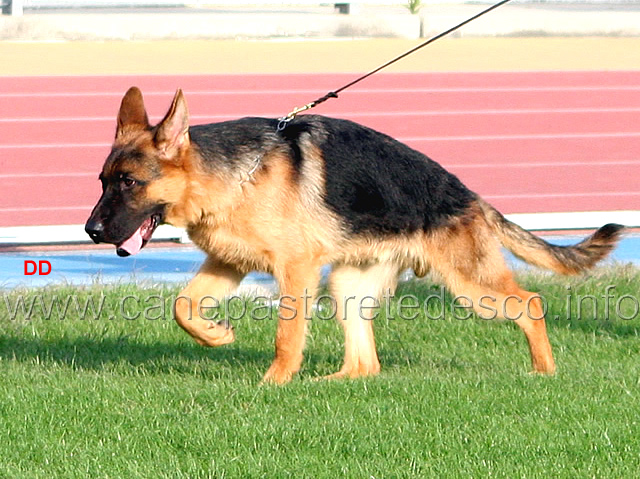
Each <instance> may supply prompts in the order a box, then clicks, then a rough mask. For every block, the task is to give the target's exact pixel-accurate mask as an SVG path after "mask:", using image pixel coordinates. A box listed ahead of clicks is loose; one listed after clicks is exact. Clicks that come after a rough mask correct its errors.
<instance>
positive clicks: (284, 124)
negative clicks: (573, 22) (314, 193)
mask: <svg viewBox="0 0 640 479" xmlns="http://www.w3.org/2000/svg"><path fill="white" fill-rule="evenodd" d="M510 1H511V0H501V1H500V2H498V3H496V4H494V5H492V6H490V7H489V8H487V9H485V10H483V11H481V12H480V13H477V14H476V15H474V16H472V17H470V18H467V19H466V20H465V21H464V22H462V23H458V24H457V25H456V26H455V27H451V28H450V29H448V30H445V31H444V32H442V33H439V34H437V35H436V36H434V37H431V38H429V39H428V40H426V41H424V42H422V43H421V44H419V45H417V46H415V47H413V48H412V49H411V50H408V51H406V52H404V53H403V54H402V55H399V56H397V57H395V58H394V59H392V60H389V61H388V62H386V63H384V64H382V65H380V66H379V67H377V68H375V69H373V70H371V71H370V72H369V73H366V74H364V75H362V76H361V77H359V78H356V79H355V80H353V81H351V82H349V83H347V84H346V85H343V86H341V87H340V88H338V89H337V90H333V91H330V92H329V93H327V94H326V95H324V96H322V97H320V98H318V99H317V100H314V101H312V102H311V103H307V104H306V105H304V106H301V107H297V108H294V109H293V110H292V111H291V112H290V113H288V114H287V115H286V116H283V117H282V118H279V120H280V123H278V131H282V130H284V129H285V128H286V127H287V124H288V123H289V122H290V121H291V120H293V119H294V118H295V117H296V115H297V114H298V113H300V112H302V111H305V110H310V109H311V108H313V107H314V106H318V105H319V104H320V103H323V102H325V101H327V100H328V99H329V98H338V93H340V92H342V91H344V90H346V89H347V88H349V87H352V86H353V85H355V84H356V83H359V82H361V81H362V80H364V79H365V78H369V77H370V76H371V75H373V74H375V73H378V72H379V71H380V70H382V69H384V68H387V67H388V66H389V65H393V64H394V63H395V62H397V61H399V60H402V59H403V58H404V57H406V56H409V55H411V54H412V53H414V52H417V51H418V50H420V49H421V48H424V47H426V46H427V45H429V44H430V43H433V42H435V41H436V40H439V39H441V38H442V37H445V36H447V35H449V34H450V33H452V32H455V31H456V30H457V29H459V28H461V27H463V26H465V25H466V24H467V23H471V22H473V21H474V20H476V19H478V18H480V17H481V16H483V15H485V14H487V13H489V12H490V11H492V10H495V9H496V8H498V7H501V6H502V5H504V4H505V3H508V2H510Z"/></svg>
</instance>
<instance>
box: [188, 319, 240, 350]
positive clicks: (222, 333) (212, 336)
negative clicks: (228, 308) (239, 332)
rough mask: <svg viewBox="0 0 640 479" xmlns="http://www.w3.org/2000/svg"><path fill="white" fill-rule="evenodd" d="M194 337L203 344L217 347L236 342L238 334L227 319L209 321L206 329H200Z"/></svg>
mask: <svg viewBox="0 0 640 479" xmlns="http://www.w3.org/2000/svg"><path fill="white" fill-rule="evenodd" d="M194 339H195V340H196V342H198V343H199V344H201V345H202V346H209V347H216V346H223V345H225V344H229V343H232V342H234V341H235V340H236V334H235V332H234V330H233V326H232V325H231V323H229V321H227V320H222V321H218V322H217V323H214V322H213V321H208V324H206V326H205V329H203V330H200V331H198V333H197V336H194Z"/></svg>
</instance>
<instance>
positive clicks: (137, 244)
mask: <svg viewBox="0 0 640 479" xmlns="http://www.w3.org/2000/svg"><path fill="white" fill-rule="evenodd" d="M145 226H146V222H145V223H143V224H142V226H140V228H138V229H137V230H136V232H135V233H133V235H132V236H131V238H129V239H128V240H127V241H125V242H124V243H122V244H121V245H120V246H119V248H120V249H123V250H125V251H126V252H127V253H129V254H136V253H137V252H138V251H140V249H141V248H142V228H144V227H145Z"/></svg>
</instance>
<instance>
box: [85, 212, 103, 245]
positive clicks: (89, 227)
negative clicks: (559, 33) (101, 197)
mask: <svg viewBox="0 0 640 479" xmlns="http://www.w3.org/2000/svg"><path fill="white" fill-rule="evenodd" d="M84 230H85V231H86V232H87V234H88V235H89V237H90V238H91V239H92V240H93V242H94V243H96V244H97V243H100V242H101V241H102V240H103V239H104V225H103V224H102V222H101V221H98V220H94V219H91V218H90V219H89V221H87V224H86V225H85V226H84Z"/></svg>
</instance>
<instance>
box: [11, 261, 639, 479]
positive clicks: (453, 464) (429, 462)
mask: <svg viewBox="0 0 640 479" xmlns="http://www.w3.org/2000/svg"><path fill="white" fill-rule="evenodd" d="M522 283H523V284H524V285H525V286H526V287H527V288H528V289H530V290H535V291H539V292H541V293H542V295H543V296H544V297H545V299H546V300H547V301H548V302H549V307H550V310H549V312H548V318H551V319H549V321H548V325H549V336H550V339H551V343H552V345H553V347H554V353H555V358H556V361H557V363H558V373H557V374H556V376H555V377H540V376H535V375H530V374H528V369H529V357H528V351H527V347H526V343H525V339H524V335H523V334H522V333H521V332H520V331H519V330H518V329H517V328H516V327H515V326H514V325H513V324H509V323H504V322H497V321H486V320H480V319H470V320H466V321H463V320H457V319H454V318H453V317H452V316H451V311H450V310H447V313H446V315H445V319H444V320H430V319H426V318H418V319H416V320H413V321H406V320H400V319H396V320H394V321H389V320H387V319H377V320H376V323H375V328H376V337H377V342H378V350H379V354H380V359H381V362H382V367H383V371H382V373H381V374H380V375H379V376H378V377H376V378H371V379H364V380H355V381H334V382H326V381H314V380H313V379H314V378H316V377H317V376H321V375H325V374H329V373H331V372H335V371H336V370H337V369H338V368H339V366H340V361H341V359H342V354H343V351H342V335H341V332H340V329H339V326H338V325H337V324H336V323H335V322H333V321H320V320H317V319H316V320H313V321H312V324H311V328H310V329H311V332H310V335H309V338H308V343H307V349H306V359H305V363H304V366H303V370H302V371H301V373H300V374H299V376H298V377H297V378H296V379H295V380H294V381H293V382H292V383H290V384H289V385H286V386H284V387H277V386H258V382H259V380H260V378H261V376H262V374H263V373H264V371H265V370H266V368H267V367H268V365H269V363H270V361H271V359H272V356H273V337H274V332H275V322H274V321H270V320H264V321H256V320H251V319H249V318H243V319H240V320H238V321H236V332H237V341H236V342H235V343H234V344H232V345H229V346H226V347H223V348H218V349H206V348H202V347H200V346H198V345H196V344H195V343H194V342H193V341H192V340H191V339H190V338H189V337H188V336H187V335H186V334H184V333H183V332H182V330H180V328H178V327H177V325H176V324H174V323H173V321H171V320H170V319H156V320H147V319H141V318H139V319H136V320H125V319H122V318H121V317H119V319H108V316H103V317H101V318H99V319H80V318H79V316H78V314H77V313H74V312H71V309H72V308H71V309H70V312H69V314H70V315H69V316H67V317H66V318H64V319H60V318H59V316H55V315H54V319H48V320H47V319H43V317H42V314H41V313H39V312H38V310H37V308H36V309H35V310H34V311H35V312H34V314H33V317H32V319H25V318H24V317H21V316H20V315H19V314H18V315H17V316H16V318H15V319H13V320H10V319H9V318H8V317H9V316H10V311H9V310H8V309H7V302H6V301H9V305H10V306H11V305H12V304H14V303H12V301H15V300H16V298H17V297H18V295H19V294H23V295H26V296H27V297H33V295H34V294H43V295H45V296H46V297H47V298H51V297H52V296H53V295H58V296H59V297H61V298H62V297H64V296H65V295H67V294H72V293H74V294H78V295H79V298H80V304H82V303H83V301H85V300H86V298H89V297H92V298H94V300H96V301H97V300H98V299H99V298H100V295H101V293H102V292H103V289H101V288H98V287H92V288H85V289H73V288H68V287H66V288H64V287H59V288H55V289H46V290H37V291H27V292H25V291H22V292H20V291H16V292H12V293H9V294H8V295H3V297H2V298H0V317H1V318H2V319H1V322H0V324H1V325H2V334H1V335H0V358H1V359H0V377H1V381H2V386H1V387H0V391H1V392H0V477H8V478H9V477H10V478H21V477H25V478H40V477H42V478H45V477H46V478H49V477H64V478H76V477H78V478H85V477H92V478H107V477H109V478H110V477H113V478H121V477H127V478H136V477H144V478H148V477H154V478H155V477H167V478H205V477H229V478H236V477H268V478H271V477H310V478H311V477H313V478H317V477H327V478H335V477H354V478H370V477H375V478H396V477H421V478H422V477H464V478H468V477H479V478H484V477H505V478H514V477H527V478H531V477H540V478H548V477H567V478H574V477H636V475H637V471H638V470H640V441H638V438H639V437H640V414H639V412H640V354H639V353H640V338H638V333H639V332H640V316H636V317H634V318H633V319H629V320H624V319H619V318H616V317H615V307H614V306H615V302H616V301H617V299H619V298H620V297H621V296H623V295H633V296H634V297H636V298H637V297H638V295H639V291H640V271H638V270H637V269H633V268H624V267H619V268H616V269H614V270H608V271H604V272H599V273H595V274H594V275H592V276H589V277H581V278H575V279H567V278H558V277H553V276H542V275H534V274H527V275H526V276H524V277H523V278H522ZM609 284H612V285H616V288H615V290H614V291H613V295H614V298H613V299H612V300H611V302H612V303H613V305H612V308H611V310H610V319H609V320H605V319H603V318H604V317H605V313H604V309H603V308H602V309H600V310H599V311H596V313H597V315H596V317H594V316H593V315H592V314H591V313H592V311H586V309H592V308H587V307H586V306H585V307H583V311H582V312H581V316H582V319H577V311H576V310H575V309H572V313H570V314H567V304H566V296H567V294H568V293H570V294H573V295H574V296H573V301H572V304H571V306H572V308H573V307H575V306H576V302H577V299H578V295H581V296H584V295H586V294H592V295H600V296H601V295H602V294H603V293H604V289H605V288H606V286H607V285H609ZM567 285H569V286H570V289H568V288H567ZM177 291H178V289H177V288H176V289H172V288H166V287H155V288H153V287H149V288H136V287H132V286H124V285H122V286H118V287H105V289H104V293H105V298H106V300H105V309H106V310H108V311H109V315H114V316H119V315H118V314H115V313H114V311H117V309H118V307H119V306H118V304H119V301H120V300H121V298H122V297H123V296H126V295H127V294H138V295H141V297H142V296H144V297H147V298H149V297H150V296H151V295H154V294H162V295H164V296H165V297H169V296H171V295H176V294H177ZM432 292H433V289H432V287H431V286H430V285H429V284H426V283H418V282H414V283H409V284H405V285H403V286H402V288H401V291H400V292H399V294H415V295H416V296H419V297H421V298H424V297H426V296H427V295H428V294H430V293H432ZM145 295H146V296H145ZM601 302H602V300H601ZM623 303H624V302H623ZM627 303H628V304H626V306H628V307H627V309H624V308H623V309H622V311H621V312H622V313H623V314H622V315H623V316H625V317H629V316H631V314H632V313H633V307H632V306H633V305H632V304H631V301H630V300H628V301H627ZM624 305H625V304H623V306H624ZM129 306H131V305H129ZM599 306H602V304H600V305H599ZM134 310H135V308H133V307H132V306H131V307H129V309H127V310H126V311H125V312H126V313H127V314H128V315H130V316H131V315H133V313H134ZM556 316H557V317H559V318H560V319H557V320H556V319H553V318H555V317H556ZM166 317H167V318H168V317H169V313H168V312H167V315H166ZM567 318H568V319H567Z"/></svg>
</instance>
